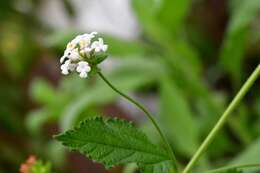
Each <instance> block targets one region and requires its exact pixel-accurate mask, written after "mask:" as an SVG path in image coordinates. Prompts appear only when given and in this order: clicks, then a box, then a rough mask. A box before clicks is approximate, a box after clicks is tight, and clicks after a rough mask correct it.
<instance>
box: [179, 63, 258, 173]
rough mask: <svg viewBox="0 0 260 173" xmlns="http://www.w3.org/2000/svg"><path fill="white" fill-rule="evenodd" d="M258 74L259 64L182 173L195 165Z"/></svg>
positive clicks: (185, 172)
mask: <svg viewBox="0 0 260 173" xmlns="http://www.w3.org/2000/svg"><path fill="white" fill-rule="evenodd" d="M259 75H260V64H259V65H258V66H257V68H256V69H255V70H254V72H253V73H252V74H251V76H250V77H249V78H248V79H247V81H246V82H245V83H244V85H243V86H242V88H241V89H240V91H239V92H238V94H237V95H236V96H235V98H234V99H233V100H232V102H231V103H230V104H229V106H228V107H227V109H226V110H225V111H224V113H223V114H222V115H221V117H220V119H219V121H218V122H217V124H216V125H215V126H214V128H213V129H212V130H211V132H210V133H209V135H208V136H207V137H206V139H205V140H204V141H203V143H202V144H201V146H200V147H199V149H198V150H197V151H196V153H195V154H194V156H193V157H192V159H191V160H190V162H189V163H188V165H187V166H186V167H185V169H184V171H183V173H188V172H190V171H191V169H192V168H193V167H194V166H195V164H196V163H197V162H198V160H199V158H200V157H201V155H202V154H203V153H204V152H205V150H206V149H207V148H208V146H209V145H210V144H211V142H212V140H213V139H214V138H215V137H216V135H217V134H218V132H219V131H220V130H221V128H222V126H223V125H224V124H225V122H226V120H227V118H228V117H229V115H230V113H231V112H232V111H233V110H234V109H235V108H236V107H237V105H238V104H239V102H240V101H241V100H242V99H243V97H244V96H245V94H246V93H247V92H248V90H249V89H250V88H251V86H252V85H253V84H254V82H255V81H256V79H257V78H258V76H259Z"/></svg>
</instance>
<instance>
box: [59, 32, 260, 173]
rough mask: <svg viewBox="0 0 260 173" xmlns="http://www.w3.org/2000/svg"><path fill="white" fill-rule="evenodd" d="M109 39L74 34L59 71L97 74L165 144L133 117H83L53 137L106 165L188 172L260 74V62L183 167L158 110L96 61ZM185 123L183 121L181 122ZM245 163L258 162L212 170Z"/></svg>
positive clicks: (148, 172)
mask: <svg viewBox="0 0 260 173" xmlns="http://www.w3.org/2000/svg"><path fill="white" fill-rule="evenodd" d="M107 49H108V45H106V44H105V43H104V41H103V39H102V38H101V37H99V36H98V33H97V32H92V33H90V34H83V35H79V36H77V37H75V38H74V39H73V40H72V41H70V42H69V43H68V45H67V47H66V50H65V52H64V55H63V56H62V57H61V59H60V62H61V72H62V74H64V75H68V74H69V73H72V72H77V73H78V74H79V77H81V78H87V77H91V76H93V75H98V76H99V77H100V78H101V79H102V80H103V81H104V82H105V83H106V84H107V85H108V86H109V87H111V89H113V90H114V91H115V92H117V93H118V94H119V95H121V96H122V97H124V98H125V99H127V100H128V101H130V102H131V103H132V104H134V105H135V106H136V107H137V108H139V109H140V110H142V111H143V112H144V114H145V115H146V116H147V117H148V119H149V120H150V121H151V122H152V124H153V125H154V127H155V129H156V130H157V131H158V134H159V135H160V137H161V139H162V141H163V144H164V146H163V147H161V146H158V145H155V144H153V143H152V142H151V141H149V139H148V138H147V136H146V135H145V134H144V133H143V132H141V131H140V130H138V129H137V128H136V127H135V126H134V125H133V124H132V123H131V122H128V121H126V120H120V119H117V118H104V117H95V118H91V119H87V120H84V121H82V122H81V123H80V124H79V125H78V126H76V127H75V128H74V129H71V130H68V131H66V132H64V133H62V134H59V135H57V136H55V138H56V139H57V140H59V141H61V142H62V143H63V145H65V146H67V147H68V148H70V149H71V150H77V151H79V152H80V153H82V154H84V155H86V156H87V157H88V158H90V159H92V160H93V161H96V162H99V163H102V164H103V165H104V166H105V167H106V168H110V167H113V166H116V165H119V164H127V163H136V164H137V165H138V167H139V170H140V172H141V173H179V172H182V173H189V172H191V171H192V169H193V168H194V166H195V164H196V163H197V162H198V160H199V159H200V157H201V156H202V154H203V153H204V152H205V151H206V149H207V148H208V146H209V145H210V144H211V142H212V141H213V139H214V138H215V137H216V135H217V134H218V132H219V131H220V129H221V128H222V127H223V125H224V124H225V122H226V120H227V118H228V117H229V115H230V113H231V112H232V111H233V110H234V109H235V108H236V107H237V105H238V103H239V102H240V101H241V100H242V98H243V97H244V96H245V94H246V93H247V92H248V90H249V89H250V87H251V86H252V85H253V84H254V82H255V81H256V79H257V78H258V76H259V75H260V65H258V66H257V68H256V69H255V70H254V72H253V73H252V74H251V76H250V77H249V78H248V80H247V81H246V82H245V84H244V85H243V86H242V88H241V89H240V91H239V92H238V94H237V95H236V96H235V98H234V99H233V100H232V102H231V103H230V105H229V106H228V107H227V109H226V110H225V111H224V113H223V114H222V115H221V117H220V119H219V121H218V122H217V123H216V125H215V126H214V127H213V129H212V130H211V132H210V133H209V135H208V136H207V137H206V139H205V140H204V142H203V143H202V144H201V146H200V147H199V149H198V150H197V151H196V153H195V154H194V156H193V157H192V159H191V160H190V162H189V163H188V164H187V166H186V167H185V168H184V169H183V170H182V171H181V170H180V167H179V166H178V162H177V159H176V158H175V154H174V151H173V149H172V147H171V146H170V144H169V142H168V141H167V139H166V138H165V136H164V134H163V133H162V131H161V129H160V127H159V125H158V123H157V122H156V120H155V119H154V116H153V115H152V114H151V113H150V112H149V111H148V110H147V109H146V108H145V107H144V106H143V105H142V104H140V103H139V102H137V101H136V100H134V99H133V98H131V97H129V96H128V95H126V94H124V93H123V92H122V91H120V90H119V89H117V88H116V87H115V86H114V85H113V84H112V83H111V82H110V81H109V80H108V79H107V78H106V77H105V75H103V73H102V71H101V69H100V68H99V67H98V65H99V64H100V63H101V62H102V61H103V60H105V59H106V58H107V57H108V55H107V53H106V51H107ZM183 128H185V127H183ZM247 167H260V165H259V164H257V163H252V164H249V165H248V164H247V165H237V166H232V167H223V168H220V169H216V170H210V171H208V172H219V173H220V172H233V173H238V172H240V171H241V170H242V169H244V168H247Z"/></svg>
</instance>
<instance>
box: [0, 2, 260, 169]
mask: <svg viewBox="0 0 260 173" xmlns="http://www.w3.org/2000/svg"><path fill="white" fill-rule="evenodd" d="M61 12H62V13H61ZM83 16H84V17H83ZM0 21H1V22H0V98H1V99H0V173H15V172H19V166H20V164H21V163H22V162H23V161H24V160H25V159H26V158H27V157H28V156H29V155H30V154H35V155H37V157H38V158H41V159H43V160H44V161H49V162H50V163H51V164H52V166H53V169H54V170H55V172H57V173H59V172H62V173H87V172H89V173H105V172H110V173H134V172H136V171H135V166H134V165H131V164H130V165H126V166H125V167H124V166H121V167H117V168H113V169H111V170H108V171H105V169H104V168H103V166H101V165H99V164H96V163H92V162H91V161H89V160H88V159H87V158H85V157H84V156H82V155H80V154H78V153H75V152H68V151H67V150H66V149H65V148H63V147H62V146H61V145H60V144H59V143H57V142H56V141H55V140H54V139H53V137H52V136H53V135H54V134H57V133H58V132H60V131H64V130H66V129H68V128H70V127H73V126H74V125H75V124H77V123H78V122H79V121H80V120H82V119H85V118H87V117H90V116H96V115H104V116H116V117H120V118H124V119H127V120H131V121H133V122H135V123H136V125H137V126H139V127H140V128H141V129H142V130H143V131H144V132H146V134H147V135H148V136H149V137H150V138H151V139H152V140H153V141H154V143H161V141H160V138H159V137H158V136H157V133H156V132H155V131H154V129H153V127H152V126H151V124H150V123H149V122H148V121H147V120H146V119H145V118H144V115H143V114H142V113H141V112H139V111H138V110H136V109H135V108H134V107H133V106H131V105H129V104H128V103H127V102H125V101H124V100H123V99H122V98H120V97H119V96H118V95H116V94H115V93H114V92H113V91H112V90H111V89H110V88H108V87H107V86H106V85H105V84H104V83H103V82H102V81H101V80H99V79H98V78H93V79H88V80H82V79H80V78H79V77H78V76H77V75H70V76H66V77H64V76H61V74H60V69H59V68H60V67H59V66H60V65H59V58H60V57H61V56H62V54H63V50H64V48H65V46H66V44H67V42H68V41H69V40H70V39H72V38H73V37H74V36H76V35H77V34H79V33H84V32H91V31H93V30H96V31H99V32H100V33H104V34H103V36H104V40H105V42H106V43H107V44H108V45H109V54H110V57H109V58H108V60H106V61H105V62H104V64H103V67H102V69H103V70H104V73H105V74H106V75H107V76H108V78H109V79H110V80H111V81H112V83H113V84H114V85H115V86H117V87H118V88H120V89H121V90H123V91H125V92H127V93H129V94H130V95H131V96H133V97H134V98H136V99H137V100H139V101H141V102H143V103H144V104H145V105H146V106H147V107H148V108H149V109H150V110H152V111H153V113H154V114H156V115H157V117H156V118H157V120H158V122H159V123H160V126H161V127H162V128H163V131H164V133H165V134H166V135H167V138H168V140H169V141H170V143H171V145H172V147H173V149H174V151H175V152H176V153H177V158H178V160H179V162H180V165H182V166H184V165H185V164H186V163H187V162H188V160H189V158H190V157H191V156H192V154H193V153H194V152H195V151H196V149H197V148H198V146H199V144H200V143H201V142H202V140H203V139H204V138H205V136H206V135H207V134H208V132H209V131H210V129H211V128H212V127H213V125H214V124H215V122H216V121H217V119H218V118H219V116H220V114H221V113H222V112H223V110H224V109H225V107H226V106H227V104H228V103H229V101H230V100H231V99H232V97H233V96H234V95H235V94H236V92H237V91H238V90H239V88H240V86H241V85H242V84H243V82H244V81H245V80H246V78H247V77H248V76H249V75H250V73H251V72H252V71H253V70H254V68H255V67H256V66H257V65H258V63H259V62H260V1H259V0H110V1H107V0H86V1H84V0H73V1H70V0H64V1H62V0H7V1H1V2H0ZM259 84H260V82H259V80H258V81H257V83H256V84H255V85H254V87H253V88H252V90H251V91H250V93H249V94H248V95H247V96H246V98H245V99H244V100H243V103H242V104H241V105H240V106H239V108H238V109H237V110H236V111H235V112H234V113H233V115H232V117H231V118H230V119H229V121H228V122H227V124H226V126H225V127H224V128H223V130H222V131H221V133H220V134H219V135H218V137H217V138H216V139H215V140H214V142H213V144H212V145H211V147H210V148H209V150H208V151H207V153H206V155H204V157H203V159H201V161H200V162H199V164H198V166H197V168H196V169H195V171H194V172H198V173H201V172H202V170H206V169H210V168H215V167H218V166H224V165H232V164H239V163H260V85H259ZM257 171H258V172H259V170H255V169H251V170H247V172H250V173H256V172H257Z"/></svg>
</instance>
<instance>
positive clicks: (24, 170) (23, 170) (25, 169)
mask: <svg viewBox="0 0 260 173" xmlns="http://www.w3.org/2000/svg"><path fill="white" fill-rule="evenodd" d="M36 161H37V158H36V157H35V156H34V155H31V156H30V157H29V158H28V159H27V160H26V162H25V163H23V164H21V166H20V173H29V171H30V169H31V168H32V166H33V165H34V164H35V163H36Z"/></svg>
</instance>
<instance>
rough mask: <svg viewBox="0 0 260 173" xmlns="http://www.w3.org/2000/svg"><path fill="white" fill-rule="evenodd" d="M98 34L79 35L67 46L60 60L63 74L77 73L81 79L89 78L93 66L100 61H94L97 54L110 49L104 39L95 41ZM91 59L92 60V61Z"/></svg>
mask: <svg viewBox="0 0 260 173" xmlns="http://www.w3.org/2000/svg"><path fill="white" fill-rule="evenodd" d="M96 34H97V32H92V33H90V34H82V35H78V36H76V37H75V38H74V39H73V40H71V41H70V42H69V43H68V44H67V47H66V49H65V51H64V55H63V56H62V57H61V58H60V63H61V64H62V65H61V67H60V68H61V72H62V74H65V75H67V74H69V73H70V72H73V71H77V72H78V73H79V76H80V77H81V78H86V77H87V76H88V73H89V72H90V71H91V67H92V66H91V65H97V64H95V62H96V61H98V60H96V59H94V58H95V57H96V54H97V53H98V54H99V53H103V52H105V51H106V50H107V48H108V46H107V45H106V44H104V41H103V39H102V38H98V40H96V41H95V40H93V39H95V38H97V37H96ZM92 57H93V58H92ZM90 58H92V59H91V61H90ZM88 62H89V63H90V65H89V64H88Z"/></svg>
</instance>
